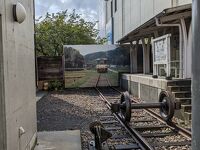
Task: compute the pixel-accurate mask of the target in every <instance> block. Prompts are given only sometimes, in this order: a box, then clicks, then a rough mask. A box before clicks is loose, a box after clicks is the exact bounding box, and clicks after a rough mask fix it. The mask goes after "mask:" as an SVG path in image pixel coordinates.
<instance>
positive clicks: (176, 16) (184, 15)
mask: <svg viewBox="0 0 200 150" xmlns="http://www.w3.org/2000/svg"><path fill="white" fill-rule="evenodd" d="M188 17H192V12H191V11H187V12H183V13H178V14H172V15H169V16H165V17H160V18H159V19H160V21H161V22H162V23H164V22H168V21H173V20H178V19H180V18H188Z"/></svg>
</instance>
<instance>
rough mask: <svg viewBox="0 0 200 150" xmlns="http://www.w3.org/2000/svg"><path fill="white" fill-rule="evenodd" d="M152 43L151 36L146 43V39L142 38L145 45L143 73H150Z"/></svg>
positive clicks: (143, 45)
mask: <svg viewBox="0 0 200 150" xmlns="http://www.w3.org/2000/svg"><path fill="white" fill-rule="evenodd" d="M150 44H151V38H148V42H147V44H146V43H145V39H144V38H143V39H142V47H143V70H144V71H143V73H144V74H146V73H150V58H149V57H150Z"/></svg>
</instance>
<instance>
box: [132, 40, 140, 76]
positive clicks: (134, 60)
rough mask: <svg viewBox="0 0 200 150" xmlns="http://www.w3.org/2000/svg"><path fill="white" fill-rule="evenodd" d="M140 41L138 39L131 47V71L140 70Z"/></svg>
mask: <svg viewBox="0 0 200 150" xmlns="http://www.w3.org/2000/svg"><path fill="white" fill-rule="evenodd" d="M138 43H139V41H137V42H136V44H135V45H131V48H130V59H131V73H137V72H138V63H137V59H138V58H137V51H138Z"/></svg>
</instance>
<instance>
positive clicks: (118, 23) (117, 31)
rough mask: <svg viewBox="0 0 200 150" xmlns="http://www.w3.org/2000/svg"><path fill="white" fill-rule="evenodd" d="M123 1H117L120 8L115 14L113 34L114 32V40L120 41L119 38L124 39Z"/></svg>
mask: <svg viewBox="0 0 200 150" xmlns="http://www.w3.org/2000/svg"><path fill="white" fill-rule="evenodd" d="M122 1H123V0H118V1H117V4H118V7H117V11H116V12H114V14H113V15H114V16H113V17H114V18H115V19H114V20H113V24H114V29H113V32H114V40H115V39H118V37H122V35H123V34H122V32H123V29H122V27H123V26H122V22H123V18H122V14H123V13H122V7H120V6H122Z"/></svg>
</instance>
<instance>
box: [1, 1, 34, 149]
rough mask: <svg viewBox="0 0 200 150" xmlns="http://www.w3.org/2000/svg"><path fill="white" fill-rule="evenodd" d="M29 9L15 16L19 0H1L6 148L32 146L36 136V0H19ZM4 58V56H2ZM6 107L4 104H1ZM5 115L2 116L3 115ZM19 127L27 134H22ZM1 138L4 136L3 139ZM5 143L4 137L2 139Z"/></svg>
mask: <svg viewBox="0 0 200 150" xmlns="http://www.w3.org/2000/svg"><path fill="white" fill-rule="evenodd" d="M18 1H19V2H21V3H22V4H23V5H24V7H25V9H26V11H27V16H26V20H25V21H24V22H23V23H22V24H19V23H17V22H14V20H13V12H12V7H13V4H16V3H17V0H0V6H2V7H0V14H1V16H2V43H3V46H2V48H0V56H1V61H0V63H1V68H0V69H1V71H2V73H3V74H2V75H3V77H1V78H0V79H3V84H2V85H1V87H0V88H2V89H3V90H2V89H1V90H2V93H1V94H3V96H2V99H0V100H1V101H2V102H3V103H5V118H6V122H5V120H3V122H1V123H3V124H6V126H5V127H4V128H6V129H5V130H6V137H4V138H5V139H6V146H7V148H6V149H5V150H25V149H27V150H29V149H30V147H31V146H32V145H33V142H34V140H35V138H36V131H37V127H36V96H35V93H36V91H35V61H34V19H33V18H34V17H33V7H34V6H33V0H18ZM2 59H3V60H2ZM0 107H1V108H3V107H4V106H0ZM0 117H2V116H0ZM19 127H23V128H24V129H25V131H26V132H25V134H24V135H22V136H21V137H20V138H19ZM0 140H1V139H0ZM0 144H2V141H0Z"/></svg>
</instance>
